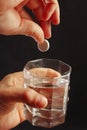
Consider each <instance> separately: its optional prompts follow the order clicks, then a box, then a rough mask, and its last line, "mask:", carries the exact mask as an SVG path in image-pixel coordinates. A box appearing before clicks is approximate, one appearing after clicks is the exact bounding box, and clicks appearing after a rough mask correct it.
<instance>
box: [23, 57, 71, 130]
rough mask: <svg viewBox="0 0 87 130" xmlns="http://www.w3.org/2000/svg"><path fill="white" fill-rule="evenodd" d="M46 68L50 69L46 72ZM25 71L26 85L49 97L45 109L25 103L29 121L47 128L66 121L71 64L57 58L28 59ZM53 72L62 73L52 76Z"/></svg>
mask: <svg viewBox="0 0 87 130" xmlns="http://www.w3.org/2000/svg"><path fill="white" fill-rule="evenodd" d="M35 69H36V71H35ZM32 70H34V71H32ZM44 70H45V71H47V70H48V71H47V72H45V74H44ZM52 70H53V71H52ZM23 72H24V87H25V88H27V87H30V88H32V89H34V90H35V91H37V92H39V93H41V94H43V95H44V96H46V97H47V99H48V105H47V106H46V107H45V108H43V109H38V108H33V107H30V106H28V105H27V104H25V106H26V115H27V118H28V120H29V122H30V123H31V124H32V125H34V126H40V127H45V128H51V127H54V126H56V125H60V124H62V123H64V121H65V115H66V110H67V102H68V91H69V83H70V74H71V66H70V65H68V64H66V63H64V62H63V61H60V60H57V59H47V58H43V59H36V60H32V61H28V62H27V64H26V65H25V66H24V70H23ZM53 72H58V73H59V74H61V75H60V76H52V74H51V73H53Z"/></svg>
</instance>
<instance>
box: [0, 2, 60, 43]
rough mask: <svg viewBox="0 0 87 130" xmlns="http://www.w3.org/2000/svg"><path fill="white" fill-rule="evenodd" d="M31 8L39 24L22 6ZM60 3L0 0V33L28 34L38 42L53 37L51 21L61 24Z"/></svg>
mask: <svg viewBox="0 0 87 130" xmlns="http://www.w3.org/2000/svg"><path fill="white" fill-rule="evenodd" d="M24 5H26V6H27V8H29V9H31V10H32V12H33V14H34V15H35V17H36V18H37V20H38V24H37V23H36V22H34V21H33V19H32V18H31V16H29V14H27V13H26V12H25V10H24V9H23V8H22V7H23V6H24ZM59 13H60V12H59V4H58V2H57V0H7V1H6V2H5V1H3V0H0V34H5V35H16V34H21V35H28V36H31V37H33V38H34V39H35V40H36V41H37V42H38V43H43V41H44V38H50V37H51V23H52V24H54V25H57V24H59V22H60V18H59V15H60V14H59Z"/></svg>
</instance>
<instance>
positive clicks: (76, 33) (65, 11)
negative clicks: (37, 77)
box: [0, 0, 87, 130]
mask: <svg viewBox="0 0 87 130" xmlns="http://www.w3.org/2000/svg"><path fill="white" fill-rule="evenodd" d="M59 4H60V11H61V23H60V25H58V26H53V28H52V38H51V39H50V40H49V41H50V46H51V47H50V50H49V51H48V52H45V53H41V52H39V51H38V49H37V46H36V43H35V41H34V40H33V39H32V38H30V37H25V36H20V35H19V36H3V35H0V79H2V78H3V77H4V76H5V75H7V74H8V73H11V72H16V71H20V70H23V67H24V65H25V64H26V62H27V61H28V60H31V59H37V58H43V57H46V58H54V59H60V60H63V61H64V62H66V63H68V64H69V65H71V66H72V73H71V82H70V87H71V89H70V92H69V97H70V100H69V102H68V109H67V115H66V121H65V123H64V124H62V125H60V126H56V127H54V128H51V130H54V129H55V130H87V119H86V117H87V83H86V81H87V4H86V0H83V1H82V0H59ZM19 129H21V130H29V129H33V130H39V129H42V130H46V128H38V127H33V126H32V125H30V124H29V122H27V121H25V122H24V123H22V124H20V125H19V126H17V127H16V128H14V129H13V130H19Z"/></svg>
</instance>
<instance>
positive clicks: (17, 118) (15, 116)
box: [0, 104, 24, 130]
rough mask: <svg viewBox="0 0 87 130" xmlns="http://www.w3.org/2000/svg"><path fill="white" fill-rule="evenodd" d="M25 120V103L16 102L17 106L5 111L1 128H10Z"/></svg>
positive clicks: (2, 129) (3, 129)
mask: <svg viewBox="0 0 87 130" xmlns="http://www.w3.org/2000/svg"><path fill="white" fill-rule="evenodd" d="M23 120H24V117H23V104H16V106H15V107H14V108H13V109H12V110H11V111H9V112H7V113H5V115H4V116H3V118H2V119H1V120H0V123H1V125H2V127H1V130H9V129H11V128H13V127H15V126H17V125H18V124H20V123H21V122H22V121H23ZM4 124H5V125H4Z"/></svg>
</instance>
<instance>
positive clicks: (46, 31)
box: [40, 20, 51, 39]
mask: <svg viewBox="0 0 87 130" xmlns="http://www.w3.org/2000/svg"><path fill="white" fill-rule="evenodd" d="M40 26H41V28H42V29H43V31H44V36H45V38H46V39H49V38H50V37H51V22H50V20H49V21H46V22H45V21H40Z"/></svg>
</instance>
